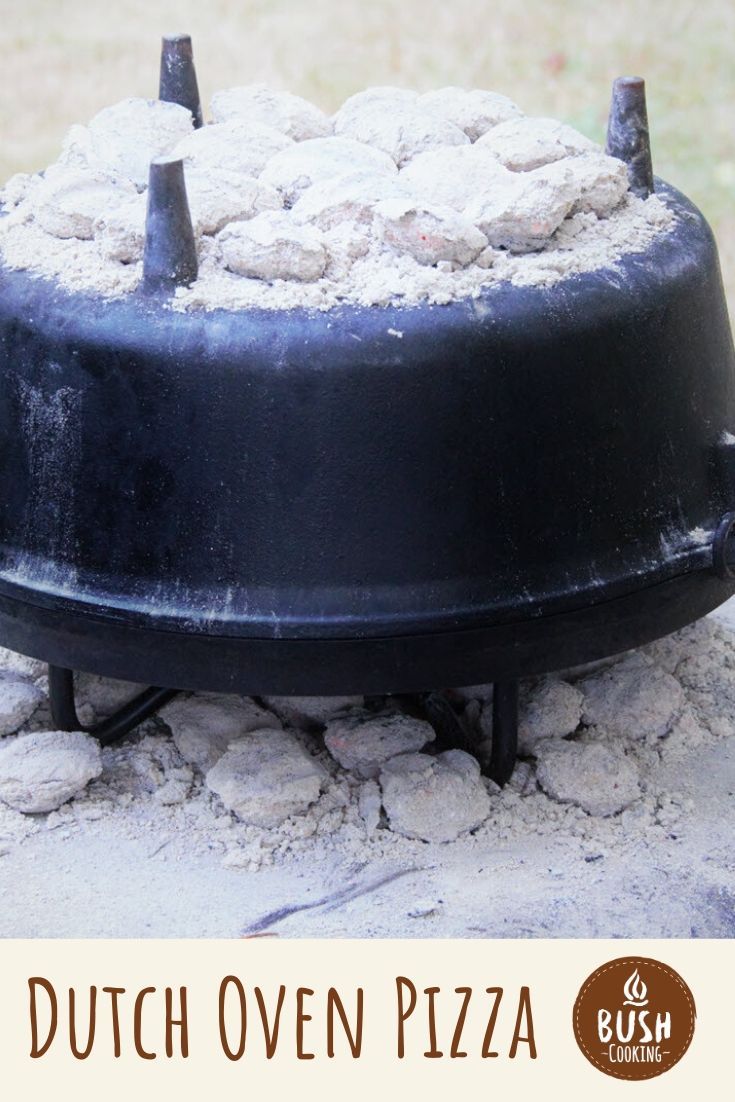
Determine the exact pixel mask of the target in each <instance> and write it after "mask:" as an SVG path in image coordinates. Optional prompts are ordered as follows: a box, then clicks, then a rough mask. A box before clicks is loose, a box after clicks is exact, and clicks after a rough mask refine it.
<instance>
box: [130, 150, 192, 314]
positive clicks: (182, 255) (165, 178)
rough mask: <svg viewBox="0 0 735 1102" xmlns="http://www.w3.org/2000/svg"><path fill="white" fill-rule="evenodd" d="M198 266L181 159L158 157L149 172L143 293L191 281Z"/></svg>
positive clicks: (166, 290)
mask: <svg viewBox="0 0 735 1102" xmlns="http://www.w3.org/2000/svg"><path fill="white" fill-rule="evenodd" d="M198 269H199V262H198V259H197V249H196V242H195V240H194V230H193V228H192V224H191V215H190V213H189V203H188V200H187V198H186V184H185V182H184V162H183V161H175V160H171V159H169V158H166V157H161V158H158V159H156V160H155V161H151V167H150V171H149V174H148V205H147V208H146V218H145V252H144V254H143V282H142V292H143V293H144V294H147V295H151V294H165V295H166V294H170V293H171V292H172V291H173V290H174V289H175V288H176V287H179V286H182V285H184V284H187V283H192V282H193V281H194V280H195V279H196V277H197V271H198Z"/></svg>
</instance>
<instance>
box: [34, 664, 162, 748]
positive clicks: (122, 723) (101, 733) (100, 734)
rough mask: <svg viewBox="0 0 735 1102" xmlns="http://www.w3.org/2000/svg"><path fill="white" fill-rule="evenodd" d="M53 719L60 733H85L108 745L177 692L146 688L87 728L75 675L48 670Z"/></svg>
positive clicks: (50, 668) (52, 669) (160, 706)
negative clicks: (77, 697)
mask: <svg viewBox="0 0 735 1102" xmlns="http://www.w3.org/2000/svg"><path fill="white" fill-rule="evenodd" d="M48 685H49V698H50V701H51V716H52V719H53V722H54V726H55V727H56V729H57V730H58V731H85V732H86V733H87V734H89V735H93V736H94V737H95V738H96V739H99V741H100V742H101V743H102V745H103V746H108V745H109V744H110V743H111V742H115V741H116V740H117V739H120V738H122V737H123V736H124V735H127V734H128V733H129V732H130V731H132V730H133V728H134V727H137V726H138V724H140V723H142V722H143V720H145V719H148V718H149V717H150V716H152V715H154V714H155V713H156V712H157V711H158V710H159V708H162V707H163V706H164V704H168V702H169V700H172V699H173V698H174V697H175V696H176V690H175V689H146V690H145V691H144V692H142V693H140V694H139V695H138V696H136V697H134V698H133V699H132V700H129V701H128V703H127V704H124V705H123V706H122V708H119V709H118V710H117V711H116V712H114V713H113V714H112V715H111V716H109V717H108V718H107V719H103V720H102V721H101V722H100V723H94V724H92V725H91V726H90V727H85V726H84V724H82V723H80V722H79V717H78V715H77V709H76V704H75V701H74V673H73V671H72V670H65V669H62V668H61V667H60V666H49V668H48Z"/></svg>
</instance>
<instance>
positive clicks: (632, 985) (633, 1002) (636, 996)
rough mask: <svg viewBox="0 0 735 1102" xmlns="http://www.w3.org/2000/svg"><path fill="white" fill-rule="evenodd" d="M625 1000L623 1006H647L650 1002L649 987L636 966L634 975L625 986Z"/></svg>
mask: <svg viewBox="0 0 735 1102" xmlns="http://www.w3.org/2000/svg"><path fill="white" fill-rule="evenodd" d="M623 994H624V995H625V1002H624V1003H623V1006H646V1005H647V1004H648V988H647V987H646V985H645V983H644V982H643V980H642V979H641V977H640V976H639V975H638V969H637V968H636V970H635V972H634V973H633V975H632V976H629V977H628V979H627V980H626V982H625V986H624V987H623Z"/></svg>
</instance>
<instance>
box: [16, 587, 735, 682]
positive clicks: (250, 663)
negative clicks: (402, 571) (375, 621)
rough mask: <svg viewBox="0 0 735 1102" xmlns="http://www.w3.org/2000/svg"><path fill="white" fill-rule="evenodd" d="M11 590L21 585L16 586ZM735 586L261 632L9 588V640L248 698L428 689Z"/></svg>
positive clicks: (547, 657) (641, 638)
mask: <svg viewBox="0 0 735 1102" xmlns="http://www.w3.org/2000/svg"><path fill="white" fill-rule="evenodd" d="M7 588H10V587H7ZM733 592H735V583H733V582H732V581H723V580H720V579H719V578H717V577H716V576H715V574H714V572H713V571H711V570H704V571H699V572H695V573H690V574H685V575H683V576H682V577H680V578H675V579H673V580H671V581H669V582H665V583H661V584H659V585H656V586H649V587H646V588H645V589H642V590H639V591H636V592H634V593H631V594H628V595H627V596H626V597H620V598H617V599H615V600H609V601H604V600H603V601H601V602H600V603H599V604H596V605H591V606H588V607H584V608H581V609H577V610H576V611H573V612H569V611H568V612H565V613H560V614H557V615H551V616H542V617H535V618H532V619H530V620H517V621H515V622H511V623H505V624H502V623H501V624H495V625H492V626H490V627H486V628H483V629H467V630H461V629H457V630H455V631H448V632H427V633H423V634H420V635H405V636H388V637H369V638H361V637H359V636H357V635H356V636H354V637H353V638H352V639H344V638H341V639H272V638H271V639H253V638H249V637H238V636H233V635H230V636H225V635H213V634H212V635H207V634H203V633H194V634H191V635H187V634H184V633H181V632H177V631H163V630H155V629H151V628H150V627H148V628H145V627H134V626H132V625H130V624H128V623H125V621H124V620H123V619H120V618H117V617H115V616H112V615H110V612H109V610H104V609H100V610H98V612H97V614H92V613H90V611H89V610H88V609H85V608H84V607H83V606H80V605H78V604H74V603H73V602H62V603H60V602H58V601H57V600H56V599H54V598H52V599H50V600H48V601H46V602H44V601H43V599H42V598H41V597H40V595H39V594H38V593H29V592H28V591H27V590H26V591H20V592H19V591H17V590H16V594H17V597H18V598H19V599H16V600H13V599H12V598H10V597H8V596H7V592H6V587H5V586H2V587H0V639H1V640H2V643H3V645H4V646H8V647H11V648H12V649H13V650H17V651H20V652H21V653H23V654H30V655H33V656H34V657H37V658H41V659H42V660H44V661H47V662H50V663H51V664H55V665H59V666H64V665H67V666H73V667H74V668H75V669H80V670H87V671H89V672H91V673H98V674H103V675H107V676H109V677H117V678H120V679H122V680H126V681H137V682H141V681H145V680H146V679H151V680H152V679H155V680H156V681H157V682H158V683H159V684H163V685H168V686H170V687H171V688H176V689H183V690H190V691H195V690H210V691H213V692H234V693H242V694H245V695H247V696H258V695H260V694H263V695H271V694H273V695H275V694H278V695H288V694H292V695H295V696H308V695H310V694H314V695H324V696H328V695H340V694H342V693H346V694H353V693H354V694H363V693H364V694H385V693H417V692H425V691H429V690H432V689H434V688H436V686H437V685H445V686H452V685H469V684H478V683H482V682H488V681H492V680H495V679H498V680H499V679H507V678H514V677H518V676H532V675H534V674H540V673H544V672H546V671H548V670H551V669H560V668H566V667H568V666H573V665H576V664H578V663H581V662H587V661H593V660H594V659H597V658H603V657H604V656H606V655H608V654H616V653H620V652H621V651H624V650H627V649H628V648H630V647H632V646H636V645H638V644H643V643H648V642H651V641H652V640H653V639H656V638H658V637H659V636H661V635H666V634H668V633H669V632H672V631H676V630H677V629H678V628H681V627H683V626H684V625H685V624H688V623H691V621H692V620H696V619H697V618H698V617H700V616H704V615H705V614H706V613H707V612H710V611H711V610H712V609H713V608H716V607H717V605H719V604H721V603H722V602H723V601H725V600H726V599H727V598H728V597H730V596H732V594H733Z"/></svg>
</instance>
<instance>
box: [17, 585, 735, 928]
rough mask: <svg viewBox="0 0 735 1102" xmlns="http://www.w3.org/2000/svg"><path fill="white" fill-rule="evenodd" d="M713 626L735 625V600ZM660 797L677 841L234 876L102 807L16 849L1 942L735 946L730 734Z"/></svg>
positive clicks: (314, 849)
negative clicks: (261, 938) (519, 940)
mask: <svg viewBox="0 0 735 1102" xmlns="http://www.w3.org/2000/svg"><path fill="white" fill-rule="evenodd" d="M716 615H717V616H718V617H719V618H720V619H722V620H724V621H725V622H726V623H727V624H728V626H729V627H731V628H735V600H734V601H731V602H730V603H729V604H728V605H726V606H724V607H723V609H721V610H720V611H719V612H718V613H717V614H716ZM733 734H735V732H733ZM657 785H658V788H659V789H660V790H669V791H673V792H676V793H677V799H678V800H679V801H680V802H681V803H686V806H687V811H686V814H684V815H681V816H675V817H674V819H673V820H672V822H671V824H670V825H669V826H668V827H667V828H661V827H660V826H655V827H653V826H652V827H651V828H650V830H649V828H648V826H646V827H645V829H644V830H643V831H640V830H637V829H634V828H633V829H628V827H627V826H625V827H623V828H622V829H620V828H618V829H616V831H615V832H613V833H610V832H609V831H608V830H607V828H606V827H605V826H604V824H606V823H608V824H609V823H610V820H601V821H600V824H601V825H600V831H601V833H599V834H598V835H594V834H592V835H591V836H589V837H587V838H585V839H583V840H582V841H580V834H579V831H578V830H576V831H575V830H573V829H572V826H573V821H572V820H570V819H569V818H563V817H562V818H558V819H553V818H550V820H549V823H548V828H544V829H547V830H548V832H547V833H538V831H537V830H536V829H534V830H533V831H530V832H529V833H528V835H524V833H523V831H522V830H521V831H519V830H518V829H517V826H516V828H515V829H513V830H512V831H511V832H510V833H509V832H507V831H498V832H497V833H494V832H493V830H489V831H488V830H483V831H480V832H478V833H477V836H476V837H475V838H474V839H472V840H468V839H467V838H465V839H463V840H460V841H458V842H457V843H452V844H445V845H430V844H425V843H412V844H410V845H408V846H395V847H394V848H393V849H391V848H390V847H388V848H381V847H380V846H379V845H376V846H371V847H365V848H363V849H362V850H360V851H357V852H359V853H360V856H359V858H356V856H355V853H350V852H349V851H348V852H345V851H344V850H340V849H339V848H335V847H334V846H332V845H330V844H329V839H328V838H325V841H324V844H323V845H320V844H319V843H318V840H317V841H316V844H311V845H309V847H308V848H306V849H304V850H302V851H301V852H299V849H298V847H295V848H294V852H293V854H292V855H289V854H288V853H286V854H285V856H280V857H279V859H278V860H277V862H276V863H275V865H273V866H272V867H266V868H263V869H260V870H259V871H246V870H245V869H242V868H228V867H226V862H225V864H224V865H223V860H222V847H221V846H219V845H218V844H216V841H215V840H214V837H213V840H212V843H211V846H210V849H209V851H208V848H207V845H206V844H205V845H204V846H202V843H201V835H197V838H196V844H194V840H193V836H192V837H189V836H188V834H187V831H186V830H182V829H180V828H176V827H172V823H173V822H175V821H178V822H180V820H172V819H171V818H170V817H169V816H168V815H167V814H166V809H164V808H161V807H160V806H157V805H155V802H154V801H150V800H148V801H145V800H142V801H134V802H132V803H131V804H129V805H128V806H126V807H121V808H119V809H117V810H116V811H113V812H112V813H106V814H104V815H98V814H97V813H96V812H94V811H93V810H92V806H93V805H92V806H90V807H88V808H87V811H86V813H85V814H82V813H81V812H80V813H77V815H76V816H75V815H74V814H71V815H68V816H66V817H61V816H57V817H53V816H52V817H49V819H48V820H45V819H42V820H41V824H42V825H39V827H38V829H37V832H36V833H32V834H30V835H29V836H28V837H26V838H25V839H23V840H20V841H19V842H18V844H16V845H11V846H8V847H6V848H5V850H4V852H3V855H2V856H1V857H0V935H2V936H7V937H128V936H129V937H239V936H247V935H248V934H253V933H267V934H272V935H274V936H283V937H357V936H367V937H387V936H402V937H449V936H453V937H524V936H526V937H542V936H546V937H634V936H638V937H640V936H647V937H733V936H735V849H733V846H732V837H733V831H734V830H735V799H734V798H733V797H734V796H735V737H724V738H720V739H718V740H717V741H716V742H715V743H714V744H710V745H709V746H708V747H707V748H706V749H704V750H703V751H697V752H694V753H691V754H689V755H687V756H684V757H683V758H682V759H681V760H679V761H675V762H671V763H669V764H664V766H663V767H662V769H661V770H660V771H659V773H658V779H657ZM71 806H73V805H71ZM80 809H81V811H84V805H83V804H81V805H80ZM152 809H153V810H152ZM32 818H33V817H28V819H29V821H30V820H32ZM585 818H586V817H585ZM604 831H607V833H605V832H604Z"/></svg>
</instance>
